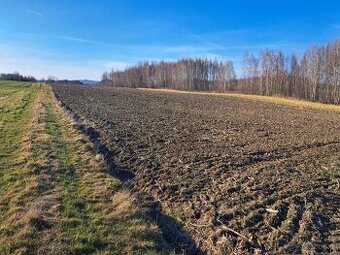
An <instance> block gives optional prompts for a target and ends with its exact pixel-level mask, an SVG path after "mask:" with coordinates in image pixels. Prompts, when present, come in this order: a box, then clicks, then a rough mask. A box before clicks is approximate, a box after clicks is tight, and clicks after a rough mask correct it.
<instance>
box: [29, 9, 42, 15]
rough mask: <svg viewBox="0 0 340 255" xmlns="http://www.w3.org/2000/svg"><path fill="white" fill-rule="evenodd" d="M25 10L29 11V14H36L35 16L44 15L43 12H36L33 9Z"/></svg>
mask: <svg viewBox="0 0 340 255" xmlns="http://www.w3.org/2000/svg"><path fill="white" fill-rule="evenodd" d="M26 12H27V13H29V14H33V15H36V16H44V14H43V13H41V12H37V11H33V10H26Z"/></svg>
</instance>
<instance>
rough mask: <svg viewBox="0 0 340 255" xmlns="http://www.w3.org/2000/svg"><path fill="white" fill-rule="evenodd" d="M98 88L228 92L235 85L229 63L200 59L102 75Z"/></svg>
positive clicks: (143, 64)
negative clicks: (101, 86) (100, 85)
mask: <svg viewBox="0 0 340 255" xmlns="http://www.w3.org/2000/svg"><path fill="white" fill-rule="evenodd" d="M102 84H103V85H106V86H116V87H132V88H137V87H147V88H170V89H182V90H216V91H228V90H231V89H232V87H234V86H235V85H236V74H235V71H234V66H233V63H232V62H231V61H227V62H220V61H217V60H211V59H206V58H205V59H203V58H196V59H192V58H186V59H181V60H179V61H160V62H154V61H153V62H149V61H144V62H140V63H138V64H136V65H135V66H132V67H129V68H127V69H126V70H124V71H114V70H113V71H111V72H105V73H104V74H103V76H102Z"/></svg>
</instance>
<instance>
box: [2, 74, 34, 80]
mask: <svg viewBox="0 0 340 255" xmlns="http://www.w3.org/2000/svg"><path fill="white" fill-rule="evenodd" d="M0 80H7V81H28V82H36V81H37V79H36V78H34V77H33V76H31V75H28V76H24V75H21V74H20V73H18V72H14V73H0Z"/></svg>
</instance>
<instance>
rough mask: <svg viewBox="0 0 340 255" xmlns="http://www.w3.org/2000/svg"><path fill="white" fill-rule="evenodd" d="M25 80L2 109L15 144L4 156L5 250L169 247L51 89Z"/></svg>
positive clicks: (1, 242) (0, 241)
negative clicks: (25, 85)
mask: <svg viewBox="0 0 340 255" xmlns="http://www.w3.org/2000/svg"><path fill="white" fill-rule="evenodd" d="M0 85H1V84H0ZM20 86H21V85H20ZM20 86H19V85H18V86H17V87H16V88H15V89H16V90H17V91H15V93H12V94H11V93H10V92H11V91H10V89H11V88H6V89H8V93H9V94H11V96H9V97H8V98H6V100H10V99H11V101H9V102H12V103H11V104H8V105H6V109H5V110H4V111H3V112H1V111H0V120H1V119H2V120H3V121H4V122H3V128H4V129H5V132H4V133H2V134H1V137H0V138H1V139H0V140H1V141H2V143H3V144H4V145H3V147H4V148H5V147H6V148H7V147H9V145H10V144H11V145H12V146H13V149H7V150H6V151H5V150H4V155H3V156H2V157H0V163H1V164H0V169H1V170H2V168H3V169H4V170H5V169H6V171H3V172H5V174H2V173H0V174H2V176H0V177H2V180H1V182H0V195H1V199H0V220H1V222H0V254H160V253H161V254H166V253H168V252H169V251H168V249H167V247H166V245H165V243H164V240H162V237H161V233H160V231H159V229H158V227H157V226H156V225H154V224H152V223H151V222H149V221H148V219H147V218H146V217H145V215H143V213H142V212H141V210H140V208H138V206H137V205H136V203H135V200H134V198H133V197H132V196H131V194H129V193H128V192H127V191H124V190H123V189H122V184H121V183H120V181H119V180H118V179H115V178H113V177H112V176H111V175H109V174H108V173H106V172H105V170H106V166H105V164H104V162H103V157H102V156H101V155H100V154H98V153H97V152H96V151H95V149H94V147H93V146H92V145H91V143H90V142H89V140H88V139H87V138H86V137H85V136H84V135H83V134H81V133H80V131H78V130H77V129H76V128H75V123H74V122H73V120H72V119H70V118H69V117H67V116H66V115H65V114H64V112H63V109H62V108H60V106H59V105H58V104H57V102H56V101H55V99H54V97H53V95H52V91H51V89H50V88H49V87H48V86H47V85H34V86H32V87H22V88H21V87H20ZM0 91H1V86H0ZM29 95H30V96H29ZM14 98H16V99H18V100H13V99H14ZM21 104H22V105H25V107H24V108H23V107H21ZM14 135H16V136H14ZM6 165H8V166H10V169H7V168H5V167H2V166H6ZM151 236H153V237H154V238H150V237H151ZM163 245H164V246H163Z"/></svg>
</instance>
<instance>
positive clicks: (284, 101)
mask: <svg viewBox="0 0 340 255" xmlns="http://www.w3.org/2000/svg"><path fill="white" fill-rule="evenodd" d="M140 89H141V90H149V91H160V92H168V93H180V94H193V95H210V96H222V97H233V98H241V99H246V100H253V101H258V102H264V103H271V104H278V105H286V106H293V107H298V108H306V109H314V110H323V111H332V112H339V113H340V106H339V105H332V104H323V103H317V102H311V101H306V100H300V99H295V98H287V97H279V96H260V95H248V94H238V93H216V92H199V91H182V90H172V89H149V88H140Z"/></svg>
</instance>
